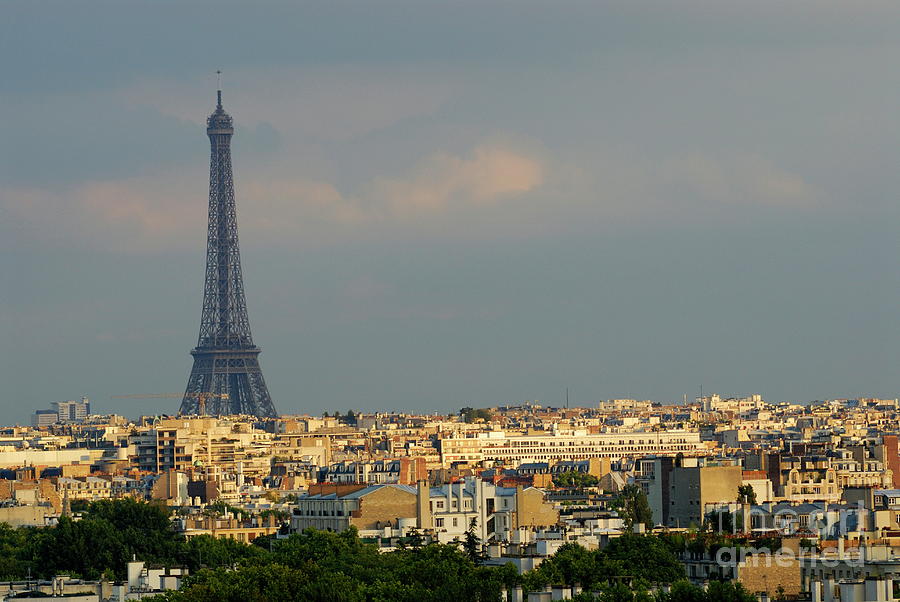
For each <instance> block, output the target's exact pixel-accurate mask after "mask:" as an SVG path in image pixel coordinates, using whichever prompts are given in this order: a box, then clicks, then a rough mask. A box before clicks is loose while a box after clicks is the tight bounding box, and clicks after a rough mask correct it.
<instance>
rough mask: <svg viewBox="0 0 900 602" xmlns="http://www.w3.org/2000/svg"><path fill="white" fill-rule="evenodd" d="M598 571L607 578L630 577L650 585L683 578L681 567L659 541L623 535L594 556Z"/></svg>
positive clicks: (641, 536) (682, 566)
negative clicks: (596, 558) (597, 558)
mask: <svg viewBox="0 0 900 602" xmlns="http://www.w3.org/2000/svg"><path fill="white" fill-rule="evenodd" d="M597 554H598V556H599V563H598V564H599V569H600V570H601V572H602V573H604V574H605V575H606V576H607V577H608V578H610V577H619V576H630V577H633V578H635V579H641V580H644V581H647V582H649V583H673V582H675V581H678V580H679V579H682V578H683V577H684V565H682V564H681V562H679V561H678V558H677V557H676V556H675V554H674V553H673V552H672V550H671V549H670V547H669V546H668V545H667V544H666V542H664V541H663V540H662V539H661V538H659V537H656V536H655V535H637V534H635V533H626V534H624V535H622V536H621V537H616V538H614V539H611V540H610V542H609V544H608V545H607V546H606V547H605V548H603V549H602V550H599V551H598V552H597Z"/></svg>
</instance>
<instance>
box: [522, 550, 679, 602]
mask: <svg viewBox="0 0 900 602" xmlns="http://www.w3.org/2000/svg"><path fill="white" fill-rule="evenodd" d="M683 578H684V568H683V566H682V565H681V563H680V562H679V561H678V558H677V557H676V556H675V554H674V553H673V551H672V549H671V547H670V545H669V544H668V543H667V542H665V541H663V540H662V539H661V538H659V537H656V536H653V535H634V534H625V535H623V536H621V537H617V538H615V539H612V540H611V541H610V543H609V544H608V545H607V546H606V547H605V548H603V549H602V550H590V551H589V550H587V549H585V548H583V547H582V546H580V545H578V544H573V543H567V544H565V545H563V546H562V547H561V548H560V549H559V550H557V551H556V553H555V554H553V555H552V556H550V557H549V558H548V559H547V560H545V561H544V562H542V563H541V565H540V566H539V567H538V568H536V569H535V570H533V571H529V572H528V573H525V574H524V575H523V576H522V580H523V584H524V587H525V588H526V589H528V590H529V591H535V590H539V589H540V588H542V587H543V586H544V585H548V584H563V585H574V584H576V583H577V584H580V585H581V586H582V587H583V588H584V589H585V590H586V591H591V590H595V589H597V588H602V587H605V586H607V585H609V584H615V583H620V582H623V581H625V582H628V583H636V582H645V583H672V582H675V581H678V580H679V579H683ZM598 591H599V590H598ZM612 591H613V593H611V594H609V595H610V596H614V595H616V594H615V590H612ZM628 599H629V600H630V599H631V598H628Z"/></svg>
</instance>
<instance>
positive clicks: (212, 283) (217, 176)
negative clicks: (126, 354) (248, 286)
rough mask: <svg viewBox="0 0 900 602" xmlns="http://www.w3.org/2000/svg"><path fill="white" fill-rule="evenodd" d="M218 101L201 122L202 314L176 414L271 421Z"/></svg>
mask: <svg viewBox="0 0 900 602" xmlns="http://www.w3.org/2000/svg"><path fill="white" fill-rule="evenodd" d="M217 100H218V102H217V104H216V110H215V111H214V112H213V113H212V115H210V116H209V118H208V119H207V120H206V134H207V135H208V136H209V143H210V160H209V227H208V229H207V240H206V281H205V284H204V291H203V313H202V317H201V319H200V336H199V337H198V339H197V347H196V348H194V349H193V350H192V351H191V355H192V356H194V366H193V368H192V369H191V375H190V377H188V384H187V389H186V390H185V393H184V398H183V399H182V401H181V409H180V413H181V414H198V415H199V414H202V413H207V414H211V415H226V414H249V415H253V416H259V417H261V418H262V417H276V416H277V415H278V413H277V412H276V411H275V406H274V404H273V403H272V399H271V397H270V396H269V390H268V388H267V387H266V381H265V380H264V379H263V375H262V370H261V369H260V367H259V359H258V356H259V352H260V349H259V347H257V346H256V345H254V344H253V337H252V336H251V335H250V320H249V318H248V317H247V301H246V299H245V298H244V280H243V277H242V275H241V254H240V249H239V246H238V228H237V214H236V211H235V204H234V177H233V175H232V171H231V136H232V135H233V134H234V127H233V122H232V119H231V116H230V115H229V114H228V113H226V112H225V110H224V109H223V108H222V91H221V90H219V91H218V93H217ZM203 401H205V406H206V407H205V408H203V405H204V403H202V402H203ZM204 410H205V411H204Z"/></svg>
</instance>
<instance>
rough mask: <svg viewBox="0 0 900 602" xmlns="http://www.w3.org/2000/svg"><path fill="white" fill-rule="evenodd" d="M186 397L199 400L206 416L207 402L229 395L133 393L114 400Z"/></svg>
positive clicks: (207, 393)
mask: <svg viewBox="0 0 900 602" xmlns="http://www.w3.org/2000/svg"><path fill="white" fill-rule="evenodd" d="M185 397H190V398H195V397H196V398H197V401H198V405H199V406H200V415H201V416H206V400H207V399H210V398H213V399H228V393H210V392H208V391H207V392H203V393H146V394H141V393H132V394H131V395H113V396H112V397H111V398H112V399H184V398H185Z"/></svg>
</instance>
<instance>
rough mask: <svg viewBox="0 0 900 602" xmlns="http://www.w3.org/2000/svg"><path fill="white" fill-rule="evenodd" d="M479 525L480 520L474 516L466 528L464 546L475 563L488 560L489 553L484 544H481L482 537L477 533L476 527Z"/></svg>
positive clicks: (469, 557)
mask: <svg viewBox="0 0 900 602" xmlns="http://www.w3.org/2000/svg"><path fill="white" fill-rule="evenodd" d="M477 526H478V521H477V520H476V519H475V518H474V517H473V518H472V521H471V522H470V523H469V528H468V529H467V530H466V536H465V538H464V539H463V544H462V547H463V551H464V552H465V553H466V557H467V558H468V559H469V560H471V561H472V562H474V563H475V564H481V563H482V562H484V561H485V560H487V554H485V553H484V546H482V545H481V538H480V537H478V535H476V533H475V527H477Z"/></svg>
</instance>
